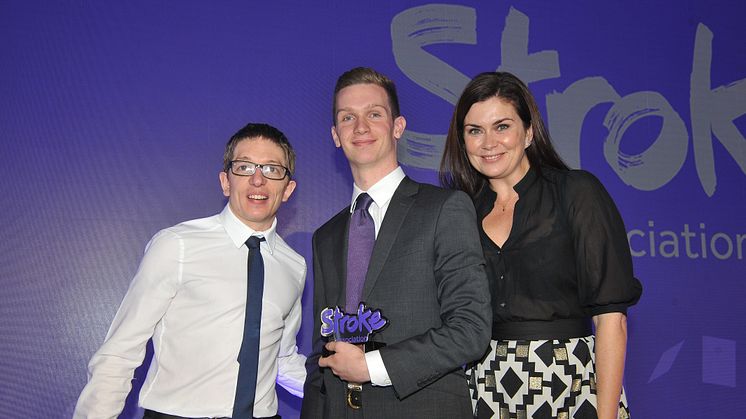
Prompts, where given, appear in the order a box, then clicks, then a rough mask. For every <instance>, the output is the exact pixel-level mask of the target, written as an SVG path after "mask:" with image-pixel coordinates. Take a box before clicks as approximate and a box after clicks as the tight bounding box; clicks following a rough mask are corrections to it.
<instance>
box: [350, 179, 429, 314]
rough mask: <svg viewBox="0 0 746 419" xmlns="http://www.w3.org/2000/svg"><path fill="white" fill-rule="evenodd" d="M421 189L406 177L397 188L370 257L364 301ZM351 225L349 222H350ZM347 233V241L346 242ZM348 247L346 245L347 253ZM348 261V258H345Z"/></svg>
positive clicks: (364, 288) (364, 287)
mask: <svg viewBox="0 0 746 419" xmlns="http://www.w3.org/2000/svg"><path fill="white" fill-rule="evenodd" d="M418 189H419V185H418V184H417V183H416V182H414V181H412V180H411V179H409V178H408V177H405V178H404V179H403V180H402V181H401V183H400V184H399V187H398V188H396V192H394V196H393V197H392V198H391V203H389V208H388V210H386V216H385V217H384V218H383V224H381V229H380V230H379V231H378V237H377V238H376V244H375V246H374V247H373V254H372V255H371V257H370V264H369V265H368V273H367V274H366V276H365V285H364V286H363V296H362V298H363V301H367V300H368V295H369V294H370V291H371V290H372V289H373V287H374V286H375V284H376V281H377V280H378V276H379V275H380V274H381V270H382V269H383V266H384V264H385V263H386V259H388V256H389V252H390V251H391V247H392V246H393V245H394V242H395V241H396V237H397V235H398V234H399V229H400V228H401V225H402V223H403V222H404V219H405V218H406V216H407V213H408V212H409V209H410V208H411V207H412V204H414V201H415V195H416V194H417V191H418ZM348 223H349V222H348ZM346 239H347V237H346V232H345V241H346ZM346 249H347V245H346V243H345V252H346ZM345 259H346V258H345Z"/></svg>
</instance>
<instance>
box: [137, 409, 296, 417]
mask: <svg viewBox="0 0 746 419" xmlns="http://www.w3.org/2000/svg"><path fill="white" fill-rule="evenodd" d="M142 419H231V418H230V417H224V416H223V417H200V418H187V417H184V416H177V415H169V414H168V413H161V412H156V411H155V410H150V409H145V415H143V417H142ZM254 419H282V417H280V415H274V416H268V417H266V418H254Z"/></svg>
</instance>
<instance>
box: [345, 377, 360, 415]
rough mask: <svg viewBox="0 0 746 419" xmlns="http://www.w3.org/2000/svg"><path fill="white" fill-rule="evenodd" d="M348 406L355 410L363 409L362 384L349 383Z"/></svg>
mask: <svg viewBox="0 0 746 419" xmlns="http://www.w3.org/2000/svg"><path fill="white" fill-rule="evenodd" d="M347 406H349V407H350V408H351V409H354V410H358V409H360V408H361V407H363V386H362V385H361V384H353V383H347Z"/></svg>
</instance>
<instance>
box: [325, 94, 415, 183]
mask: <svg viewBox="0 0 746 419" xmlns="http://www.w3.org/2000/svg"><path fill="white" fill-rule="evenodd" d="M336 102H337V103H336V109H337V113H336V115H334V121H335V126H333V127H332V138H333V139H334V144H335V145H336V146H337V147H342V150H344V153H345V156H347V160H349V162H350V166H352V167H353V169H366V168H370V169H374V170H382V171H384V172H385V171H387V170H393V169H395V168H396V166H397V161H396V141H397V140H398V139H399V138H400V137H401V135H402V133H403V132H404V127H405V125H406V121H405V120H404V118H403V117H401V116H399V117H397V118H393V116H392V114H391V106H390V105H389V100H388V95H387V94H386V90H384V88H383V87H381V86H378V85H376V84H355V85H352V86H348V87H345V88H344V89H342V90H340V91H339V92H338V93H337V96H336Z"/></svg>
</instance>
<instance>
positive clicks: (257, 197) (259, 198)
mask: <svg viewBox="0 0 746 419" xmlns="http://www.w3.org/2000/svg"><path fill="white" fill-rule="evenodd" d="M249 199H253V200H256V201H266V200H267V199H269V197H267V195H256V194H255V195H249Z"/></svg>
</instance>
